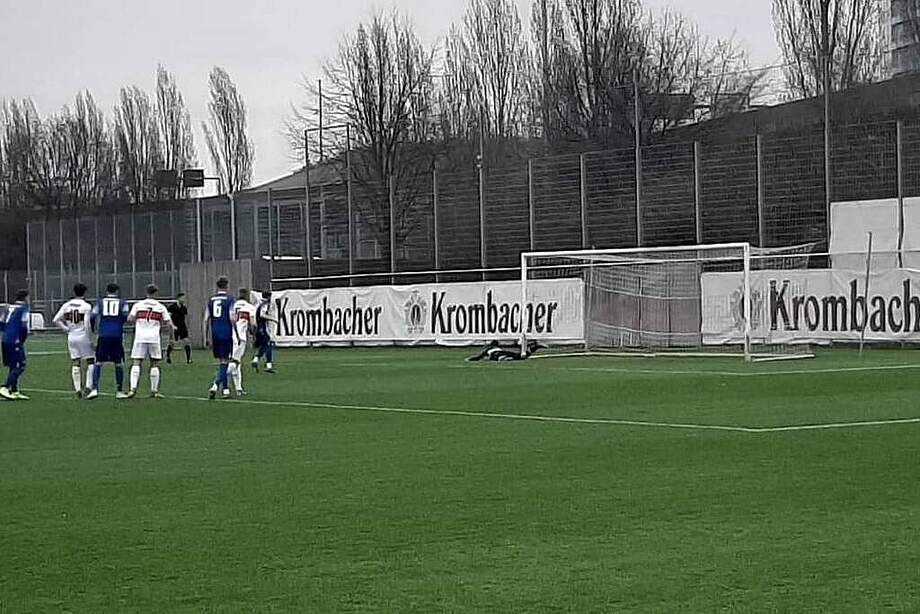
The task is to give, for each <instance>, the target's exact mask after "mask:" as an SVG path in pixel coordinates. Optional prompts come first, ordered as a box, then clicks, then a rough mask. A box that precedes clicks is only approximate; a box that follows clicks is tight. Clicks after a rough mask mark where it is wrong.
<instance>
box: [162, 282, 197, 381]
mask: <svg viewBox="0 0 920 614" xmlns="http://www.w3.org/2000/svg"><path fill="white" fill-rule="evenodd" d="M169 317H171V318H172V323H173V326H174V327H175V331H176V332H175V334H174V335H173V336H172V337H171V338H170V340H169V345H167V346H166V364H171V363H172V352H173V340H175V342H176V343H177V344H178V343H181V344H182V348H183V349H184V350H185V364H188V365H190V364H192V344H191V343H190V342H189V339H188V337H189V335H188V324H187V323H186V318H187V317H188V307H187V306H186V304H185V293H184V292H180V293H179V294H177V295H176V302H175V303H173V304H172V305H170V306H169Z"/></svg>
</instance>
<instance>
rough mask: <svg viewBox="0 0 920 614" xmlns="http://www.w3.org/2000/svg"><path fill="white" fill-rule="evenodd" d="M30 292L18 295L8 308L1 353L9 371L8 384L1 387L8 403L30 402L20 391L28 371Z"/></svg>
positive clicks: (24, 291)
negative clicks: (27, 349)
mask: <svg viewBox="0 0 920 614" xmlns="http://www.w3.org/2000/svg"><path fill="white" fill-rule="evenodd" d="M30 318H31V312H30V311H29V291H28V290H20V291H19V292H17V293H16V302H15V303H13V304H12V305H7V307H6V317H5V318H4V325H3V336H2V337H0V339H2V342H0V353H2V355H3V366H4V367H6V368H8V369H9V375H8V376H7V378H6V384H5V385H4V386H3V387H0V398H2V399H5V400H7V401H28V400H29V397H27V396H26V395H24V394H22V392H20V390H19V380H20V379H21V378H22V374H23V373H24V372H25V370H26V339H27V338H28V337H29V320H30Z"/></svg>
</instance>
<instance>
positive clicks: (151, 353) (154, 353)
mask: <svg viewBox="0 0 920 614" xmlns="http://www.w3.org/2000/svg"><path fill="white" fill-rule="evenodd" d="M145 358H152V359H154V360H160V359H162V358H163V348H162V347H161V345H160V342H159V341H158V342H156V343H139V342H137V341H135V342H134V347H132V348H131V360H144V359H145Z"/></svg>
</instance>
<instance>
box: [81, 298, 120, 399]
mask: <svg viewBox="0 0 920 614" xmlns="http://www.w3.org/2000/svg"><path fill="white" fill-rule="evenodd" d="M105 291H106V295H105V296H104V297H103V298H102V299H100V300H99V302H98V303H96V306H95V307H93V316H92V318H93V322H94V323H95V326H96V330H97V331H98V333H99V335H98V339H97V340H96V368H95V369H93V384H92V388H91V389H90V391H89V392H88V393H87V394H86V398H87V399H95V398H96V397H98V396H99V381H100V380H101V379H102V365H103V363H107V362H108V363H112V364H114V365H115V385H116V386H117V387H118V392H116V394H115V398H118V399H126V398H128V395H127V394H125V391H124V386H125V346H124V337H125V322H127V321H128V314H129V313H131V309H130V307H129V306H128V301H126V300H124V299H123V298H121V296H120V295H119V292H120V288H119V287H118V284H109V285H108V286H107V287H106V289H105Z"/></svg>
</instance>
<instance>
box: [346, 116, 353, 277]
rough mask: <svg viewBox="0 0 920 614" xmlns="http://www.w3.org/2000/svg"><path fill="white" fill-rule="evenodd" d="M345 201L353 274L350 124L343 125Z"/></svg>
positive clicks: (349, 265)
mask: <svg viewBox="0 0 920 614" xmlns="http://www.w3.org/2000/svg"><path fill="white" fill-rule="evenodd" d="M345 172H346V173H347V175H346V177H345V201H346V204H347V207H348V274H349V275H354V274H355V214H354V208H353V207H354V202H353V201H352V192H351V189H352V186H351V124H347V125H346V126H345ZM353 283H354V278H352V277H349V278H348V285H352V284H353Z"/></svg>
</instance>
